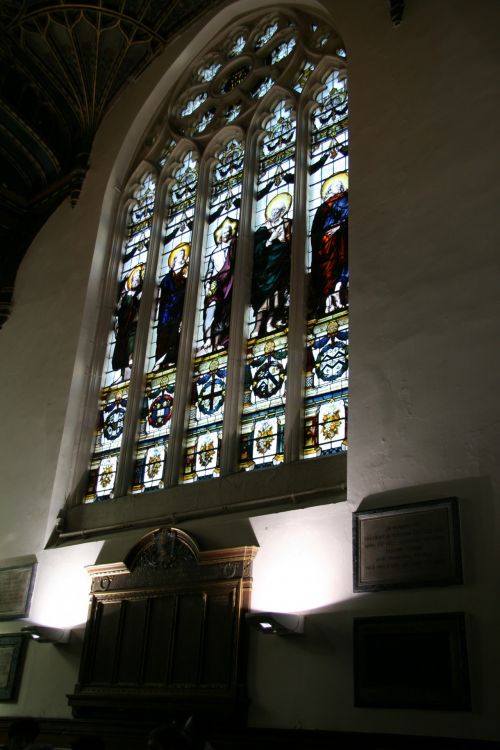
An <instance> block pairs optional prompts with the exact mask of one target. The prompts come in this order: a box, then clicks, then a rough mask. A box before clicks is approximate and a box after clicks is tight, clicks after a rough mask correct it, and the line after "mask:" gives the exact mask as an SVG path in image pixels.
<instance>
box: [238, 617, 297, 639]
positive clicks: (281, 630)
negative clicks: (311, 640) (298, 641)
mask: <svg viewBox="0 0 500 750" xmlns="http://www.w3.org/2000/svg"><path fill="white" fill-rule="evenodd" d="M245 618H246V620H247V622H248V623H249V625H251V626H252V627H254V628H256V629H257V630H259V631H260V632H261V633H268V634H274V635H298V634H299V633H303V632H304V615H293V614H286V613H284V612H247V613H246V615H245Z"/></svg>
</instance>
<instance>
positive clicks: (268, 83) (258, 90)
mask: <svg viewBox="0 0 500 750" xmlns="http://www.w3.org/2000/svg"><path fill="white" fill-rule="evenodd" d="M273 84H274V81H273V79H272V78H271V77H270V76H267V77H266V78H263V79H262V80H261V81H259V83H258V84H257V85H256V86H254V88H253V89H252V91H251V94H252V96H253V97H254V99H262V97H263V96H265V95H266V94H267V92H268V91H269V90H270V89H271V88H272V86H273Z"/></svg>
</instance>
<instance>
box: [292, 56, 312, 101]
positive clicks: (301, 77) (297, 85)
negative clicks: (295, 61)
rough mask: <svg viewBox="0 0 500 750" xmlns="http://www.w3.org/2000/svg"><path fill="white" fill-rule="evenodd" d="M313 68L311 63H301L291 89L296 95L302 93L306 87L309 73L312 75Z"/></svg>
mask: <svg viewBox="0 0 500 750" xmlns="http://www.w3.org/2000/svg"><path fill="white" fill-rule="evenodd" d="M314 68H315V66H314V65H313V63H312V62H309V61H306V62H305V63H303V65H302V67H301V68H300V70H299V72H298V73H297V75H296V76H295V82H294V85H293V88H294V89H295V91H296V92H297V93H298V94H301V93H302V90H303V88H304V86H305V85H306V83H307V82H308V80H309V78H310V77H311V73H314Z"/></svg>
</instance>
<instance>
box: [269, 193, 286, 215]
mask: <svg viewBox="0 0 500 750" xmlns="http://www.w3.org/2000/svg"><path fill="white" fill-rule="evenodd" d="M291 205H292V196H291V195H290V193H278V195H275V196H274V198H272V200H270V201H269V203H268V204H267V206H266V219H267V220H268V221H269V217H270V214H271V211H272V209H273V208H278V207H281V206H283V208H285V209H286V210H287V211H288V209H289V208H290V206H291Z"/></svg>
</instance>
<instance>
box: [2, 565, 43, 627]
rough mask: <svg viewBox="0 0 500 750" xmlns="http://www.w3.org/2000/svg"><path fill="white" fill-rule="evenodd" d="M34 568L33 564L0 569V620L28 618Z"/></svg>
mask: <svg viewBox="0 0 500 750" xmlns="http://www.w3.org/2000/svg"><path fill="white" fill-rule="evenodd" d="M35 567H36V566H35V564H33V565H22V566H19V567H13V568H0V620H15V619H17V618H20V617H27V616H28V614H29V609H30V604H31V593H32V590H33V583H34V578H35Z"/></svg>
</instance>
